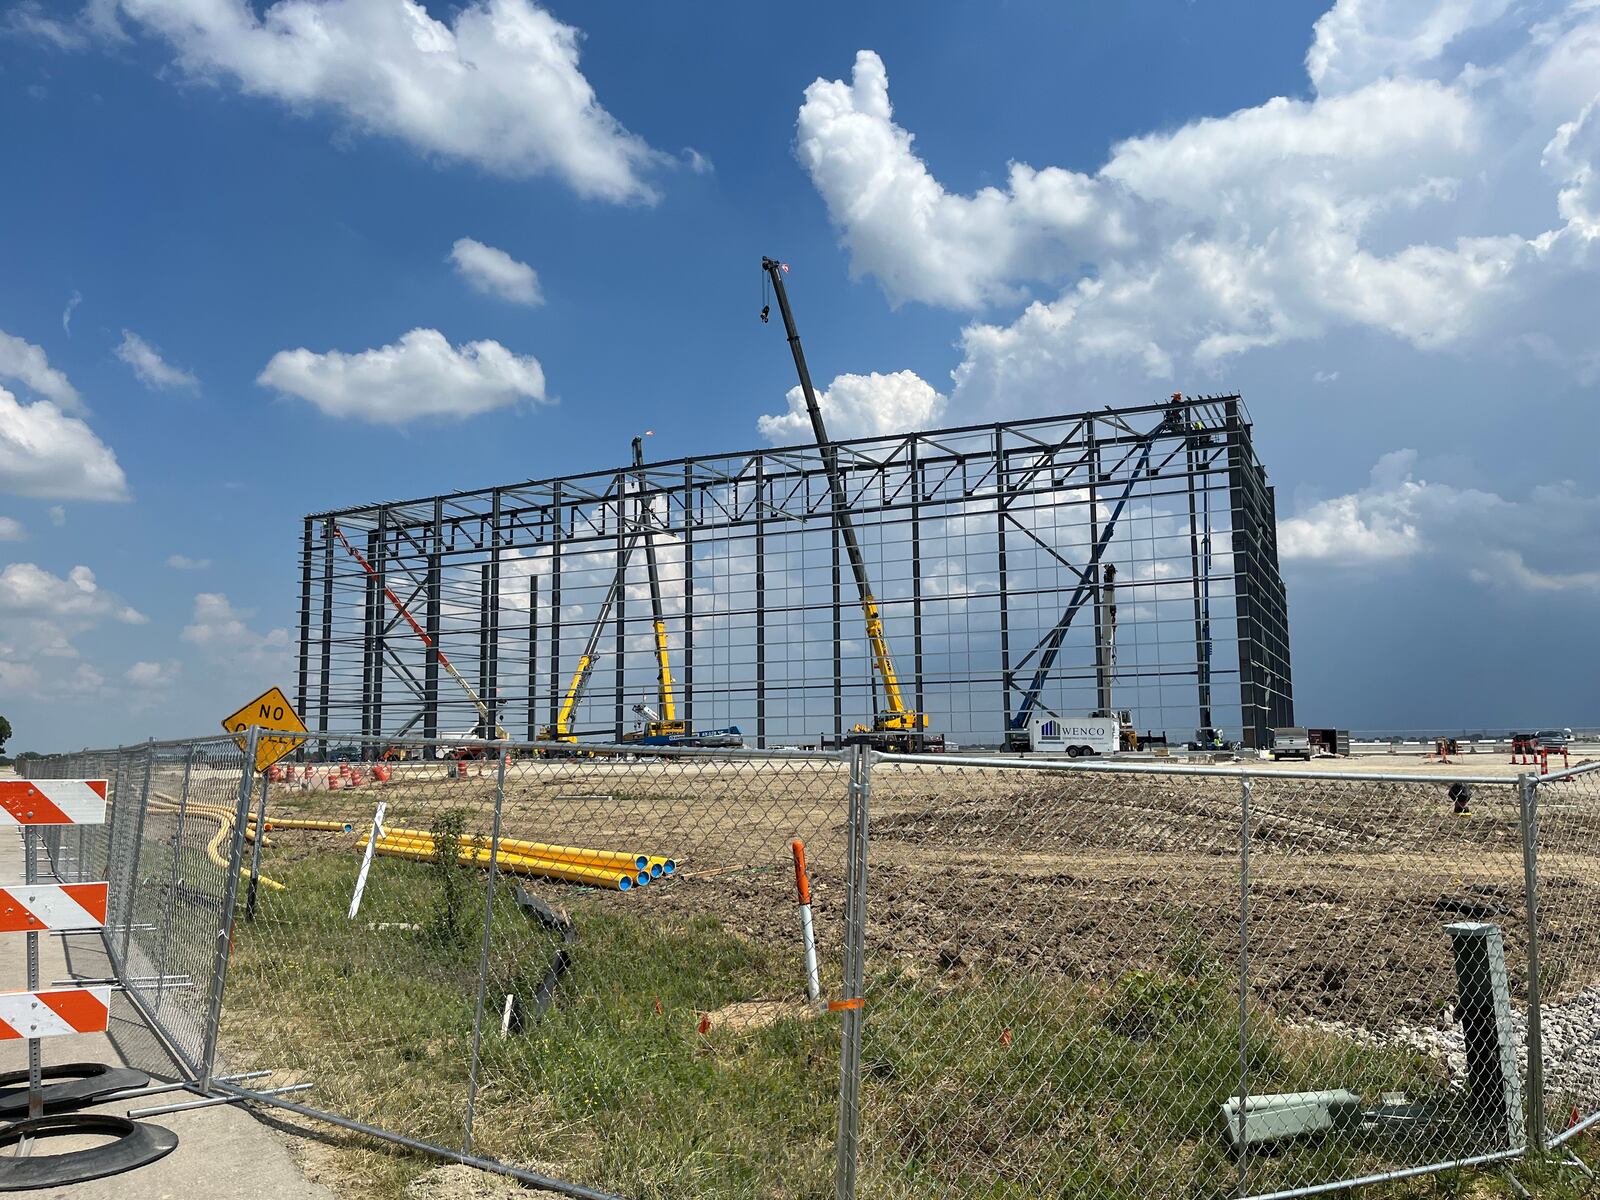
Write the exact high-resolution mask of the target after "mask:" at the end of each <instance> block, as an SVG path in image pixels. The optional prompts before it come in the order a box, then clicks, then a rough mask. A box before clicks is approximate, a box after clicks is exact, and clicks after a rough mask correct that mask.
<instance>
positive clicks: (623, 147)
mask: <svg viewBox="0 0 1600 1200" xmlns="http://www.w3.org/2000/svg"><path fill="white" fill-rule="evenodd" d="M260 7H261V6H259V5H250V4H245V3H242V2H241V0H122V2H121V5H120V12H121V14H122V16H123V17H125V18H126V19H128V20H129V21H131V22H132V23H133V27H134V28H136V29H138V30H142V31H144V32H146V33H150V34H154V35H156V36H159V37H161V38H163V39H165V41H166V42H167V43H168V44H169V45H170V46H171V48H172V51H173V53H174V54H175V56H176V60H177V64H178V66H179V67H180V68H181V69H182V70H183V71H184V72H185V73H187V74H188V75H189V76H191V77H194V78H198V79H202V80H210V81H220V80H228V81H231V82H232V83H233V84H234V85H236V86H237V87H238V88H239V89H240V90H241V91H242V92H245V93H247V94H249V95H256V96H267V97H270V98H272V99H275V100H279V101H281V102H283V103H284V104H286V105H289V106H290V107H291V108H292V109H296V110H305V109H308V108H313V107H325V108H328V109H331V110H332V111H334V112H336V113H338V114H339V115H340V116H342V117H343V118H345V119H346V120H347V121H349V122H350V123H351V124H352V125H353V126H355V127H356V128H358V129H361V130H364V131H367V132H370V133H376V134H382V135H386V136H389V137H394V138H398V139H400V140H402V141H404V142H406V143H408V144H409V145H411V146H412V147H413V148H415V149H417V150H419V151H421V152H422V153H424V154H427V155H431V156H438V157H441V158H449V159H457V160H461V161H464V162H470V163H474V164H476V165H477V166H480V167H483V168H486V169H487V170H490V171H494V172H496V173H497V174H501V175H507V176H511V177H525V176H531V175H542V174H551V175H555V176H556V177H558V178H560V179H561V180H563V181H564V182H565V183H566V184H567V185H568V186H569V187H571V188H572V189H573V190H574V191H576V192H577V193H578V194H580V195H583V196H593V197H598V198H601V199H604V200H611V201H651V200H654V199H655V191H654V189H653V188H652V187H651V186H650V184H649V183H648V182H647V181H646V178H645V175H646V173H647V172H648V171H649V170H650V169H651V168H652V167H654V166H657V165H659V164H662V163H664V162H666V161H669V160H668V159H667V158H666V156H664V155H661V154H660V153H658V152H657V151H655V150H652V149H651V148H650V147H649V146H648V145H647V144H646V143H645V142H644V141H643V140H642V139H640V138H639V137H637V136H636V135H634V134H632V133H630V132H628V130H627V129H625V128H623V126H622V125H621V123H620V122H618V121H617V119H616V118H615V117H613V116H612V115H611V113H609V112H608V111H606V109H605V107H604V106H603V105H602V104H601V103H600V101H599V99H598V97H596V95H595V92H594V88H593V86H592V85H591V84H590V83H589V81H588V79H586V78H585V77H584V75H583V72H582V71H581V70H579V67H578V43H579V39H580V36H581V35H580V33H579V31H578V30H577V29H575V28H573V27H572V26H571V25H566V24H563V23H562V22H560V21H558V20H556V18H555V17H553V16H551V15H550V14H549V13H548V12H546V11H545V10H544V9H542V8H540V7H539V6H538V5H537V4H535V3H533V2H532V0H475V2H473V3H468V4H465V5H458V6H449V7H450V8H453V9H454V10H455V11H453V12H451V13H450V16H449V19H448V20H438V19H435V18H434V17H433V16H431V15H429V12H428V10H427V8H425V7H424V6H423V5H422V4H420V3H417V2H416V0H278V2H277V3H274V4H269V5H267V6H265V7H264V8H262V9H261V11H260V12H259V14H258V13H257V11H256V9H257V8H260ZM438 7H439V6H437V5H436V6H435V8H438Z"/></svg>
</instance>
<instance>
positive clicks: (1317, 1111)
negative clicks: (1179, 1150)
mask: <svg viewBox="0 0 1600 1200" xmlns="http://www.w3.org/2000/svg"><path fill="white" fill-rule="evenodd" d="M1222 1120H1223V1124H1224V1125H1225V1126H1226V1127H1227V1132H1228V1142H1229V1144H1230V1145H1231V1146H1232V1147H1233V1148H1234V1149H1235V1150H1239V1149H1241V1148H1243V1147H1245V1146H1259V1145H1260V1144H1262V1143H1263V1142H1277V1141H1282V1140H1283V1139H1285V1138H1294V1137H1303V1136H1305V1135H1307V1134H1312V1133H1327V1132H1329V1131H1331V1130H1334V1129H1351V1128H1354V1127H1355V1125H1356V1123H1357V1122H1359V1121H1360V1120H1361V1097H1360V1096H1358V1095H1357V1094H1356V1093H1355V1092H1349V1091H1345V1090H1343V1089H1338V1090H1335V1091H1327V1092H1281V1093H1279V1094H1277V1095H1274V1096H1250V1097H1248V1098H1247V1099H1246V1101H1245V1105H1244V1117H1243V1119H1242V1120H1241V1119H1240V1115H1239V1097H1237V1096H1232V1097H1230V1098H1229V1099H1228V1100H1227V1102H1226V1103H1224V1104H1223V1106H1222Z"/></svg>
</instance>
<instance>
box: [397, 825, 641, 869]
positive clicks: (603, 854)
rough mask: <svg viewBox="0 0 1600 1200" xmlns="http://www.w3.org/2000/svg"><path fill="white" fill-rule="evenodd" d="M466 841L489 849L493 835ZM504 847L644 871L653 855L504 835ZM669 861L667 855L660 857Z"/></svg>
mask: <svg viewBox="0 0 1600 1200" xmlns="http://www.w3.org/2000/svg"><path fill="white" fill-rule="evenodd" d="M383 832H384V836H385V837H391V838H416V839H426V840H428V841H432V839H433V835H432V834H431V833H427V832H424V831H423V830H420V829H385V830H384V831H383ZM461 840H462V842H463V843H464V844H466V845H470V846H474V847H477V848H479V849H487V848H488V846H489V844H490V839H489V838H486V837H484V836H482V835H481V834H472V833H469V834H466V835H464V836H463V837H462V839H461ZM500 847H501V849H502V850H509V851H511V852H512V853H514V854H521V855H523V856H524V857H530V858H543V859H548V860H550V861H552V862H568V863H576V864H581V865H584V866H594V867H616V868H619V869H621V870H625V871H626V870H634V871H643V870H646V869H648V868H649V866H650V861H651V859H650V856H649V855H647V854H636V853H631V852H628V851H622V850H589V849H585V848H584V847H582V846H557V845H553V844H552V843H550V842H526V841H523V840H521V839H520V838H505V837H503V838H501V839H500ZM659 861H661V862H663V863H664V862H666V861H667V860H666V859H664V858H663V859H660V860H659Z"/></svg>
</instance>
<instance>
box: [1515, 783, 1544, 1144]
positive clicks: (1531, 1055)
mask: <svg viewBox="0 0 1600 1200" xmlns="http://www.w3.org/2000/svg"><path fill="white" fill-rule="evenodd" d="M1517 787H1518V791H1519V793H1520V800H1521V803H1520V805H1519V809H1520V821H1519V823H1520V824H1521V826H1522V876H1523V895H1524V901H1525V904H1524V907H1525V909H1526V913H1527V921H1528V1068H1527V1075H1528V1086H1527V1093H1528V1153H1529V1155H1530V1156H1533V1157H1540V1156H1542V1155H1543V1154H1544V1152H1545V1140H1546V1137H1547V1136H1548V1135H1547V1131H1546V1129H1545V1121H1544V1029H1543V1013H1542V1009H1543V996H1542V994H1541V993H1542V991H1543V987H1542V979H1541V977H1540V972H1539V781H1538V778H1537V777H1536V776H1533V775H1529V774H1523V775H1519V776H1518V777H1517Z"/></svg>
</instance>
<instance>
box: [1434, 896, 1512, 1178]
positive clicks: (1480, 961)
mask: <svg viewBox="0 0 1600 1200" xmlns="http://www.w3.org/2000/svg"><path fill="white" fill-rule="evenodd" d="M1445 932H1446V933H1448V934H1449V935H1450V944H1451V947H1452V949H1454V951H1455V959H1456V987H1457V989H1458V996H1459V1000H1460V1006H1461V1032H1462V1034H1463V1035H1464V1038H1465V1040H1466V1043H1467V1096H1468V1104H1469V1105H1470V1110H1471V1113H1472V1116H1473V1119H1475V1120H1477V1121H1481V1122H1482V1123H1483V1124H1485V1125H1487V1126H1489V1127H1490V1128H1492V1129H1498V1130H1501V1131H1502V1133H1503V1136H1504V1139H1505V1142H1504V1144H1505V1145H1506V1146H1508V1147H1509V1146H1519V1145H1521V1144H1522V1140H1523V1122H1522V1075H1521V1072H1520V1070H1519V1069H1518V1063H1517V1042H1516V1035H1515V1032H1514V1030H1513V1029H1512V1027H1511V989H1510V988H1509V987H1508V986H1507V984H1506V951H1505V944H1504V943H1503V942H1502V941H1501V938H1500V926H1498V925H1489V924H1484V923H1480V922H1477V921H1461V922H1458V923H1457V924H1454V925H1446V926H1445Z"/></svg>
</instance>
